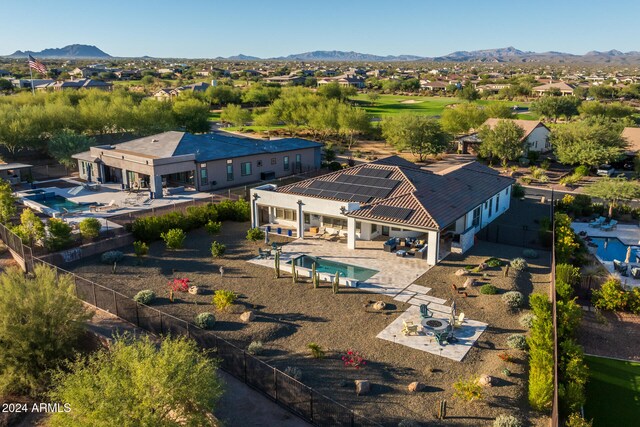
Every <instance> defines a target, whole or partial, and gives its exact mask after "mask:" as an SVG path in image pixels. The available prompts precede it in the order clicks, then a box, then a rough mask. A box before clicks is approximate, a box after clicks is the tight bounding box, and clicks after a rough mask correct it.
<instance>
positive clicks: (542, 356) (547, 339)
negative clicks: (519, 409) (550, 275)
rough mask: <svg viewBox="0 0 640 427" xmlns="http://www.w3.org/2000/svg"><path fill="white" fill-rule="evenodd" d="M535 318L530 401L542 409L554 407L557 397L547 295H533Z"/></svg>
mask: <svg viewBox="0 0 640 427" xmlns="http://www.w3.org/2000/svg"><path fill="white" fill-rule="evenodd" d="M529 305H530V306H531V310H532V311H533V314H534V318H533V324H532V326H531V332H530V334H529V337H527V344H528V346H529V404H530V405H531V407H532V408H533V409H535V410H538V411H544V410H548V409H549V408H551V403H552V399H553V322H552V317H551V302H550V301H549V299H548V298H547V297H546V296H545V295H543V294H531V296H530V297H529Z"/></svg>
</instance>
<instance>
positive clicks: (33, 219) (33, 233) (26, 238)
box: [14, 208, 45, 247]
mask: <svg viewBox="0 0 640 427" xmlns="http://www.w3.org/2000/svg"><path fill="white" fill-rule="evenodd" d="M14 231H15V232H16V234H17V235H19V236H20V237H21V238H22V241H23V242H24V243H26V244H28V245H29V246H31V247H33V244H34V243H36V242H39V241H41V240H43V239H44V236H45V229H44V223H43V222H42V220H41V219H40V218H38V216H37V215H36V214H35V213H34V212H33V211H32V210H31V209H29V208H26V209H25V210H23V211H22V214H20V225H19V226H17V227H16V230H14Z"/></svg>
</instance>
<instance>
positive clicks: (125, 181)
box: [122, 168, 129, 188]
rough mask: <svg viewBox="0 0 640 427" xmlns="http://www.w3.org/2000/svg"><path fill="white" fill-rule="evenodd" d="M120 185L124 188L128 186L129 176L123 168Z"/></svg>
mask: <svg viewBox="0 0 640 427" xmlns="http://www.w3.org/2000/svg"><path fill="white" fill-rule="evenodd" d="M122 185H124V188H127V186H128V185H129V174H128V173H127V170H126V169H124V168H122Z"/></svg>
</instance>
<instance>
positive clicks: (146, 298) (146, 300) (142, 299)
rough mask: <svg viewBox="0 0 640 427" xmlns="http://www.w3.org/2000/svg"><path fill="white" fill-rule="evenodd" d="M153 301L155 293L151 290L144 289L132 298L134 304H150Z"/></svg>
mask: <svg viewBox="0 0 640 427" xmlns="http://www.w3.org/2000/svg"><path fill="white" fill-rule="evenodd" d="M154 299H156V293H155V292H153V291H152V290H151V289H145V290H143V291H140V292H138V293H137V294H136V295H135V296H134V297H133V300H134V301H135V302H138V303H140V304H144V305H149V304H151V303H152V302H153V300H154Z"/></svg>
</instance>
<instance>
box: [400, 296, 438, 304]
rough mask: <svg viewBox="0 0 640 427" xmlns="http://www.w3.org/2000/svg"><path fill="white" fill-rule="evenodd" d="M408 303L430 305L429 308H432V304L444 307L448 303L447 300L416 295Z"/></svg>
mask: <svg viewBox="0 0 640 427" xmlns="http://www.w3.org/2000/svg"><path fill="white" fill-rule="evenodd" d="M407 302H408V303H409V304H413V305H420V304H429V306H431V303H435V304H440V305H442V304H444V303H445V302H447V300H446V299H442V298H437V297H432V296H429V295H416V296H414V297H413V298H411V299H410V300H409V301H407Z"/></svg>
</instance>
